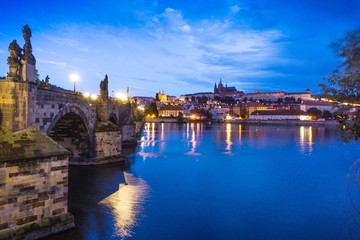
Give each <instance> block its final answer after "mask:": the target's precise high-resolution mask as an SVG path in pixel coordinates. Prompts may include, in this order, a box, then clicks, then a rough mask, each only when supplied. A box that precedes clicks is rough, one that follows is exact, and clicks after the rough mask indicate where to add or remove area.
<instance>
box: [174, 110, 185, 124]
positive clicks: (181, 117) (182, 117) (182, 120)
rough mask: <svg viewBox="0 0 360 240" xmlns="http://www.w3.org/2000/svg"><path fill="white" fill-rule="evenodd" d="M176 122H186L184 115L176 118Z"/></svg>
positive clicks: (181, 114)
mask: <svg viewBox="0 0 360 240" xmlns="http://www.w3.org/2000/svg"><path fill="white" fill-rule="evenodd" d="M176 120H177V122H178V123H183V122H184V114H183V113H182V112H179V115H178V116H177V117H176Z"/></svg>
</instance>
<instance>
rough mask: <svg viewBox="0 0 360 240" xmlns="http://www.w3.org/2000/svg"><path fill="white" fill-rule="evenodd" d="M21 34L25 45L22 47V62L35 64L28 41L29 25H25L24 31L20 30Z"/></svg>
mask: <svg viewBox="0 0 360 240" xmlns="http://www.w3.org/2000/svg"><path fill="white" fill-rule="evenodd" d="M22 32H23V36H24V40H25V45H24V56H23V59H24V60H28V61H29V60H30V61H31V62H32V63H33V64H35V57H34V55H33V54H32V46H31V41H30V37H31V29H30V27H29V25H27V24H26V25H25V26H24V29H23V30H22Z"/></svg>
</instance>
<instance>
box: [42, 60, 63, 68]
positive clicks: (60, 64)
mask: <svg viewBox="0 0 360 240" xmlns="http://www.w3.org/2000/svg"><path fill="white" fill-rule="evenodd" d="M37 61H38V62H41V63H45V64H52V65H56V66H61V67H65V66H66V63H65V62H56V61H52V60H43V59H37Z"/></svg>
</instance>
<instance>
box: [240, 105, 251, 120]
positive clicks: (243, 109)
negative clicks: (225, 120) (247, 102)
mask: <svg viewBox="0 0 360 240" xmlns="http://www.w3.org/2000/svg"><path fill="white" fill-rule="evenodd" d="M240 117H241V118H242V119H248V118H249V109H248V108H247V107H240Z"/></svg>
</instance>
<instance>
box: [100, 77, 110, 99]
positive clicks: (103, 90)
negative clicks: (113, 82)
mask: <svg viewBox="0 0 360 240" xmlns="http://www.w3.org/2000/svg"><path fill="white" fill-rule="evenodd" d="M108 84H109V80H108V76H107V74H106V75H105V79H104V80H103V81H101V82H100V96H101V98H102V99H107V98H108Z"/></svg>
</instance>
